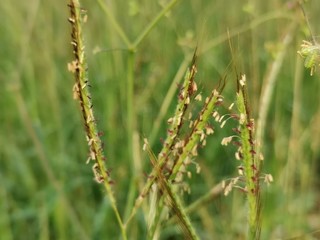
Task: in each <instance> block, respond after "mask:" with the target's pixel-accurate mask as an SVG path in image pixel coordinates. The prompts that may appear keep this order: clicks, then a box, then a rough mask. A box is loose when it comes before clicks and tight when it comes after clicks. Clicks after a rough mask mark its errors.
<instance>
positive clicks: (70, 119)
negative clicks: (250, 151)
mask: <svg viewBox="0 0 320 240" xmlns="http://www.w3.org/2000/svg"><path fill="white" fill-rule="evenodd" d="M294 2H295V1H290V2H288V3H286V4H283V5H282V3H279V1H275V0H272V1H265V2H262V1H261V2H259V3H258V2H254V1H247V2H245V3H244V2H241V1H237V2H235V1H231V0H228V1H207V0H201V1H189V2H187V1H146V0H144V1H136V0H132V1H126V0H119V1H88V0H83V1H82V7H83V8H85V9H86V10H87V15H88V21H87V22H86V23H84V24H83V26H82V27H83V29H82V30H83V37H84V39H85V40H84V45H85V50H86V53H87V65H88V68H89V75H88V78H89V80H90V82H91V83H90V85H91V86H92V87H91V88H90V92H91V96H92V102H93V104H94V107H95V112H94V113H95V119H96V120H97V125H98V127H99V129H100V131H101V132H103V133H104V135H103V136H100V137H101V140H102V141H103V142H104V149H105V155H106V157H107V161H106V163H105V164H106V166H107V167H108V169H110V175H111V177H112V180H113V181H114V183H113V184H112V186H111V187H112V191H113V193H114V195H115V198H116V199H117V202H116V204H117V208H118V210H119V215H120V216H121V218H122V219H123V220H124V222H126V220H128V219H129V216H130V214H131V212H132V208H133V206H134V203H135V200H136V198H137V197H138V196H139V193H141V189H142V188H143V186H144V184H145V182H147V181H148V179H149V178H150V177H151V176H149V175H148V176H144V173H145V172H147V173H150V172H152V169H153V168H154V166H153V165H152V164H151V163H150V158H149V157H148V155H147V154H145V152H143V151H142V148H143V147H142V145H143V140H142V139H143V138H147V139H149V141H150V149H152V151H153V152H155V153H158V152H161V149H162V147H163V146H162V144H161V141H160V138H164V139H165V138H166V137H167V128H168V125H167V119H169V118H170V117H172V116H173V115H174V113H175V108H176V106H177V102H178V100H177V98H175V96H177V92H178V91H179V88H180V86H181V85H180V82H181V81H182V79H183V75H184V74H185V72H186V70H187V66H188V64H189V63H190V62H191V58H192V54H193V52H194V49H195V48H196V46H197V45H198V53H199V57H198V75H197V79H196V80H197V85H198V89H199V91H200V92H201V94H202V96H210V94H211V92H212V89H214V88H216V85H217V84H218V82H219V79H220V78H221V76H224V75H225V73H227V74H226V75H227V80H226V87H225V89H224V92H223V96H224V105H223V106H221V109H222V110H223V109H227V107H226V106H225V105H227V104H228V103H229V102H232V101H233V99H234V98H235V92H236V90H235V85H234V81H233V80H234V78H235V77H233V70H232V69H231V68H230V67H228V66H229V65H230V62H231V59H232V57H231V54H230V50H229V48H228V38H229V37H230V40H231V41H232V42H233V43H235V44H234V45H235V46H236V49H235V50H234V51H235V52H236V54H237V55H238V56H237V64H236V65H237V67H238V68H239V71H240V72H241V73H246V76H247V78H248V80H247V86H248V96H250V101H249V105H250V109H251V117H252V118H255V119H256V122H257V123H259V120H260V118H261V115H260V112H261V108H263V110H266V115H265V123H266V124H265V126H264V127H263V128H262V131H263V134H262V135H261V136H262V142H261V143H262V146H261V152H262V153H264V161H263V164H262V165H261V167H262V169H264V170H263V171H266V172H268V173H269V172H270V173H271V174H272V176H273V177H274V183H273V184H272V185H271V186H270V187H268V188H267V187H266V186H265V185H264V184H262V186H261V192H262V193H261V196H260V201H261V204H262V206H263V207H262V209H261V216H262V224H261V239H278V238H281V239H283V238H290V237H300V238H317V237H318V236H317V232H316V230H318V229H320V223H319V220H318V219H319V218H318V212H317V202H318V201H319V196H318V195H319V190H318V189H319V188H318V187H317V178H318V177H319V173H318V171H317V168H318V165H319V164H318V163H317V161H318V159H319V156H320V151H319V149H320V147H319V146H320V138H319V136H320V132H319V127H318V126H319V121H320V105H319V103H320V99H319V91H318V90H319V84H320V81H318V80H319V78H318V75H317V71H314V73H315V74H314V75H315V76H314V77H313V78H311V77H310V76H308V75H309V74H304V71H303V64H302V63H301V57H300V56H299V55H297V54H296V51H297V49H296V47H295V46H298V45H299V44H300V43H301V40H302V39H306V37H305V36H304V35H302V34H301V32H303V31H302V30H303V28H304V27H303V26H304V25H305V20H304V19H303V18H301V17H300V16H301V12H300V9H299V8H297V7H296V5H295V4H294ZM317 5H318V2H317V1H308V2H306V3H305V8H306V9H307V10H308V12H307V13H308V15H309V16H310V20H311V21H310V22H311V25H312V26H314V27H315V29H313V30H314V32H315V33H318V32H320V29H317V27H318V25H317V24H316V23H315V22H314V21H313V20H314V19H315V17H316V16H317ZM0 7H1V9H2V15H1V16H2V20H1V21H0V30H1V32H2V33H5V34H3V35H2V37H1V38H0V45H1V46H2V47H1V48H0V54H1V60H0V66H1V71H0V72H1V83H2V84H3V85H2V88H1V90H0V93H1V96H2V100H1V101H0V108H1V115H0V119H1V128H0V159H1V161H0V180H1V183H2V186H3V187H2V188H1V190H0V196H1V197H0V215H1V216H2V218H1V220H0V233H1V238H4V239H44V240H45V239H119V237H121V233H120V231H119V224H118V222H117V221H116V220H115V219H116V215H115V212H114V211H113V203H112V201H110V198H108V197H106V193H105V190H104V188H103V187H102V186H101V185H100V184H97V183H96V182H95V181H94V175H93V173H92V169H91V167H89V166H88V165H86V160H87V158H88V143H87V142H86V139H85V133H84V131H83V119H82V118H81V117H80V110H79V107H78V103H77V102H76V101H74V100H73V99H72V98H73V97H72V89H73V85H74V81H73V79H72V77H71V74H70V73H69V72H68V70H67V63H68V62H71V61H72V59H73V56H72V50H71V47H70V44H69V43H70V41H71V38H70V34H69V33H70V31H71V27H70V24H68V22H67V19H68V18H69V14H68V10H67V6H66V2H61V1H46V3H45V4H43V3H42V2H40V1H39V0H32V1H27V2H21V4H15V2H14V1H1V3H0ZM298 23H300V25H299V24H298ZM292 26H293V27H292ZM297 26H301V29H300V27H297ZM300 30H301V31H300ZM228 32H229V33H228ZM284 36H289V37H288V38H287V39H289V40H288V41H289V42H287V40H286V39H283V37H284ZM292 43H293V44H292ZM317 46H318V45H317V44H316V43H314V42H313V41H312V42H311V45H306V46H304V47H303V49H300V53H301V55H302V56H303V57H305V60H306V62H305V66H306V67H308V68H311V70H316V69H315V67H317V65H318V64H319V62H318V55H319V52H318V50H317ZM270 79H274V82H273V85H272V86H273V87H272V88H270V89H271V94H270V98H269V101H268V102H269V103H270V104H269V105H268V104H267V105H265V104H264V100H265V98H263V96H265V95H264V94H265V89H269V88H268V86H270V82H272V81H269V80H270ZM191 100H193V101H195V99H191ZM201 105H202V104H198V105H197V104H194V105H193V106H192V107H191V108H190V109H189V110H188V111H190V112H191V113H193V116H198V115H197V113H199V112H201V110H202V108H201ZM263 106H269V107H263ZM222 110H221V111H222ZM226 111H227V112H228V110H226ZM188 114H189V112H187V113H186V115H185V116H188ZM195 118H196V117H195ZM184 120H186V119H184ZM187 121H188V120H187ZM187 121H186V125H188V123H187ZM212 124H213V128H214V131H215V134H214V135H213V136H212V137H208V138H207V139H206V147H205V148H203V149H202V148H199V149H198V156H197V158H196V161H197V164H198V165H199V166H200V167H201V172H200V174H197V169H196V167H195V165H192V164H191V165H189V166H187V167H188V168H187V171H189V172H190V174H191V175H192V178H191V179H187V177H186V176H185V175H183V176H184V182H187V183H188V184H189V188H190V189H191V194H190V195H189V194H187V193H184V194H183V195H180V194H178V193H177V189H179V190H180V189H181V188H179V186H180V185H179V183H175V184H172V186H173V190H174V191H175V192H176V193H177V195H178V197H179V199H180V201H181V206H184V210H185V213H186V214H187V215H188V217H189V219H190V222H191V224H192V227H193V228H194V229H195V232H196V233H197V235H198V236H199V238H200V239H244V238H245V237H246V234H247V223H246V219H247V212H248V211H247V210H248V209H247V208H246V204H245V201H246V194H245V193H243V192H241V191H237V189H234V190H235V191H232V192H231V194H229V195H228V196H223V194H221V192H222V188H221V184H220V182H221V181H222V180H224V179H227V178H229V177H230V178H231V177H233V176H234V172H235V169H237V167H236V166H237V165H238V164H237V163H236V162H235V160H234V156H233V155H234V152H235V151H234V150H235V149H233V147H232V146H228V147H227V148H222V147H221V144H220V143H221V139H223V138H224V137H225V136H228V135H229V133H230V130H231V128H232V126H231V125H232V123H231V122H228V124H226V125H225V127H224V128H222V129H221V128H220V127H219V126H220V123H217V122H213V123H212ZM257 127H258V126H257ZM182 130H183V131H182V135H180V136H182V137H188V135H184V133H185V132H187V131H186V129H182ZM259 131H260V130H259ZM200 137H201V136H200ZM156 158H157V160H159V157H158V156H156ZM171 180H172V179H171ZM170 184H171V183H170ZM175 185H177V186H175ZM152 197H154V198H153V199H154V201H155V203H156V204H158V202H157V201H159V202H160V201H161V196H159V195H158V196H154V195H153V192H152V190H151V192H149V193H148V194H147V195H146V196H145V199H144V200H143V203H142V206H141V208H139V209H138V210H137V213H136V214H135V215H134V218H133V219H132V220H131V221H130V222H129V223H128V225H125V227H126V232H127V236H128V238H129V239H144V237H145V236H147V232H148V229H147V226H148V219H149V216H148V214H149V212H150V211H149V210H150V206H154V205H152V200H153V199H152ZM178 201H179V200H178ZM167 205H168V203H167V202H165V201H164V206H163V209H164V211H163V215H162V216H159V219H160V221H159V223H160V224H159V225H156V226H155V227H156V229H155V237H158V236H159V238H160V239H179V238H183V236H182V234H181V231H179V229H178V227H177V226H178V225H177V222H176V221H177V220H176V219H175V218H174V216H173V215H174V214H173V215H170V214H169V217H172V218H170V219H169V220H166V217H167V216H166V213H168V212H166V211H168V209H166V208H167ZM178 205H180V204H178ZM157 206H159V205H157ZM158 210H161V209H160V208H159V209H158ZM159 212H160V213H161V211H159ZM170 213H172V212H170ZM157 228H160V229H161V231H160V232H159V231H157ZM157 234H160V235H157Z"/></svg>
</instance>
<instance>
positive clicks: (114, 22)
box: [98, 0, 132, 49]
mask: <svg viewBox="0 0 320 240" xmlns="http://www.w3.org/2000/svg"><path fill="white" fill-rule="evenodd" d="M98 3H99V5H100V7H101V8H102V10H103V11H104V13H105V14H106V15H107V17H108V19H109V21H110V23H111V25H112V26H113V28H114V29H115V30H116V32H117V33H118V34H119V36H120V38H121V39H122V41H123V42H124V43H125V44H126V46H127V48H128V49H131V48H132V43H131V41H130V40H129V38H128V37H127V35H126V34H125V32H124V31H123V29H122V28H121V26H120V24H119V23H118V22H117V20H116V19H115V17H114V16H113V14H112V11H111V10H110V9H109V7H108V6H107V5H106V4H105V3H104V2H103V1H102V0H98Z"/></svg>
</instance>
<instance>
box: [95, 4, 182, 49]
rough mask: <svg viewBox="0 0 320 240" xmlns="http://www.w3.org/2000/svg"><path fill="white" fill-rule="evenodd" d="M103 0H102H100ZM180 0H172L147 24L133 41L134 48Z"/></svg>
mask: <svg viewBox="0 0 320 240" xmlns="http://www.w3.org/2000/svg"><path fill="white" fill-rule="evenodd" d="M99 1H101V0H99ZM178 1H179V0H172V1H171V2H169V3H168V4H167V5H166V6H165V7H164V8H163V9H162V11H161V12H160V13H159V14H158V15H157V16H156V17H155V18H154V19H153V20H152V21H151V22H150V23H149V25H147V26H146V28H145V29H144V30H143V31H142V32H141V34H140V35H139V36H138V37H137V38H136V40H135V41H134V42H133V45H132V48H133V49H135V48H137V47H138V46H139V44H140V43H141V42H142V40H143V39H144V38H145V37H146V36H147V35H148V33H149V32H150V31H151V30H152V29H153V28H154V27H155V25H157V23H158V22H159V21H160V19H161V18H162V17H163V16H164V15H165V14H166V13H167V12H168V11H170V10H171V9H172V8H173V6H174V5H175V4H176V3H177V2H178Z"/></svg>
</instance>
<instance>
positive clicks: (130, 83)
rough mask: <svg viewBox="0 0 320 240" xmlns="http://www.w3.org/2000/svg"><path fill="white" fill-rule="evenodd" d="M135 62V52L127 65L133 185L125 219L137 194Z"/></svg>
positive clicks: (130, 156) (128, 136)
mask: <svg viewBox="0 0 320 240" xmlns="http://www.w3.org/2000/svg"><path fill="white" fill-rule="evenodd" d="M134 61H135V52H134V51H129V56H128V63H127V64H128V65H127V142H128V158H129V159H130V163H131V170H132V171H131V178H132V179H131V181H130V182H131V184H130V187H129V194H128V198H127V203H126V208H125V214H124V218H125V219H126V218H127V217H128V216H129V214H130V209H131V208H132V206H133V205H134V198H135V192H136V184H135V182H136V181H135V179H136V174H137V173H136V172H135V169H136V168H135V166H134V160H133V155H134V144H133V138H134V129H135V125H136V124H135V122H136V119H135V118H136V115H135V110H134V103H135V99H134Z"/></svg>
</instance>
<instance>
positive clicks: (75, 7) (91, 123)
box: [68, 0, 126, 239]
mask: <svg viewBox="0 0 320 240" xmlns="http://www.w3.org/2000/svg"><path fill="white" fill-rule="evenodd" d="M68 6H69V8H70V17H69V19H68V20H69V22H70V23H71V27H72V32H71V45H72V47H73V54H74V57H75V59H74V60H73V61H72V62H71V63H69V64H68V68H69V70H70V71H71V72H73V73H74V76H75V85H74V88H73V91H74V97H75V98H76V99H77V100H78V101H79V103H80V107H81V112H82V116H83V120H84V126H85V131H86V135H87V136H86V137H87V141H88V146H89V149H90V154H89V159H88V161H87V163H89V162H90V160H92V161H94V164H93V167H92V170H93V173H94V176H95V180H96V181H97V182H98V183H101V184H103V185H104V187H105V189H106V192H107V194H108V196H109V199H110V201H111V205H112V208H113V210H114V212H115V214H116V217H117V219H118V222H119V225H120V228H121V232H122V236H123V239H126V233H125V229H124V226H123V224H122V220H121V218H120V215H119V212H118V209H117V206H116V200H115V197H114V195H113V192H112V189H111V183H112V180H111V178H110V176H109V174H108V171H107V168H106V166H105V159H106V158H105V156H104V152H103V148H102V141H101V139H100V134H99V132H98V129H97V125H96V121H95V117H94V114H93V104H92V101H91V95H90V92H89V87H90V85H89V79H88V69H87V62H86V57H85V51H84V49H85V46H84V42H83V38H82V23H83V22H84V21H86V19H87V18H86V17H84V18H82V13H83V12H84V10H83V9H81V8H80V3H79V1H77V0H70V2H69V5H68Z"/></svg>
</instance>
